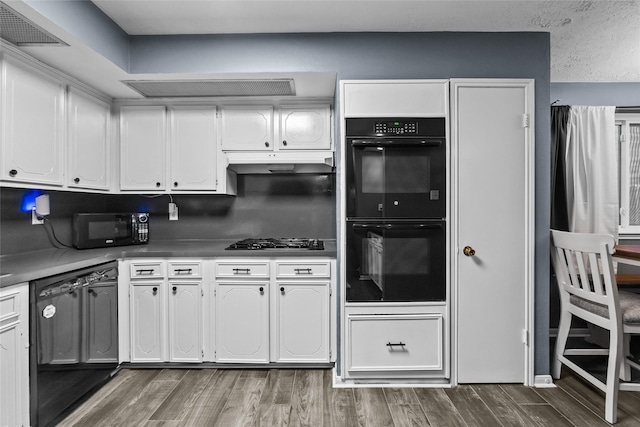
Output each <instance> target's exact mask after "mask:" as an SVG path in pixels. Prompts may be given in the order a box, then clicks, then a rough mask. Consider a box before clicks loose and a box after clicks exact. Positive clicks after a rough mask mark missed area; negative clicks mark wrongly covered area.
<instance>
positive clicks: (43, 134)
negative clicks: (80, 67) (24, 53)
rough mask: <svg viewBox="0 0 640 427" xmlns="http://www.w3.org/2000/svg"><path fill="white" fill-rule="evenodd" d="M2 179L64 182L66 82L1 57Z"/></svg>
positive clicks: (59, 184) (0, 174)
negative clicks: (63, 82)
mask: <svg viewBox="0 0 640 427" xmlns="http://www.w3.org/2000/svg"><path fill="white" fill-rule="evenodd" d="M2 74H3V75H2V114H1V119H0V129H1V138H2V144H1V145H2V162H1V164H0V167H1V170H0V176H1V177H2V179H3V180H8V181H16V182H23V183H35V184H50V185H56V186H61V185H62V184H63V152H64V96H65V85H64V84H62V83H60V82H57V81H55V80H53V79H50V78H49V77H48V76H46V75H44V74H41V73H39V72H36V71H31V70H27V69H26V68H22V67H20V66H18V65H16V64H13V63H12V62H9V61H7V60H6V59H5V60H3V61H2Z"/></svg>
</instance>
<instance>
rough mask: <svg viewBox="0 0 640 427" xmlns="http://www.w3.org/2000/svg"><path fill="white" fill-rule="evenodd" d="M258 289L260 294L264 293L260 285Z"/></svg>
mask: <svg viewBox="0 0 640 427" xmlns="http://www.w3.org/2000/svg"><path fill="white" fill-rule="evenodd" d="M258 290H259V291H260V293H261V294H264V288H263V287H262V286H260V289H258Z"/></svg>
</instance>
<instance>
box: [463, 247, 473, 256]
mask: <svg viewBox="0 0 640 427" xmlns="http://www.w3.org/2000/svg"><path fill="white" fill-rule="evenodd" d="M462 253H463V254H465V255H466V256H474V255H475V254H476V250H475V249H473V248H472V247H471V246H465V247H464V249H463V250H462Z"/></svg>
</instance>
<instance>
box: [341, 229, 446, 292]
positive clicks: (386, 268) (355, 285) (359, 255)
mask: <svg viewBox="0 0 640 427" xmlns="http://www.w3.org/2000/svg"><path fill="white" fill-rule="evenodd" d="M445 236H446V223H445V221H435V220H434V221H415V222H414V221H395V222H362V221H347V248H348V250H347V266H346V267H347V286H346V288H347V289H346V297H347V301H350V302H367V301H444V300H445V299H446V293H447V292H446V289H447V287H446V274H445V265H446V259H445V257H446V248H445V245H446V238H445Z"/></svg>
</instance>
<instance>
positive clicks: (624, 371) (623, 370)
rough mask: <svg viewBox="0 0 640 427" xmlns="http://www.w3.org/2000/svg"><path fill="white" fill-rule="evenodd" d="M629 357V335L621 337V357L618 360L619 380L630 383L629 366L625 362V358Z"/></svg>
mask: <svg viewBox="0 0 640 427" xmlns="http://www.w3.org/2000/svg"><path fill="white" fill-rule="evenodd" d="M630 355H631V335H630V334H623V335H622V357H621V358H620V379H621V380H622V381H631V366H630V365H629V363H628V362H627V356H630Z"/></svg>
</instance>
